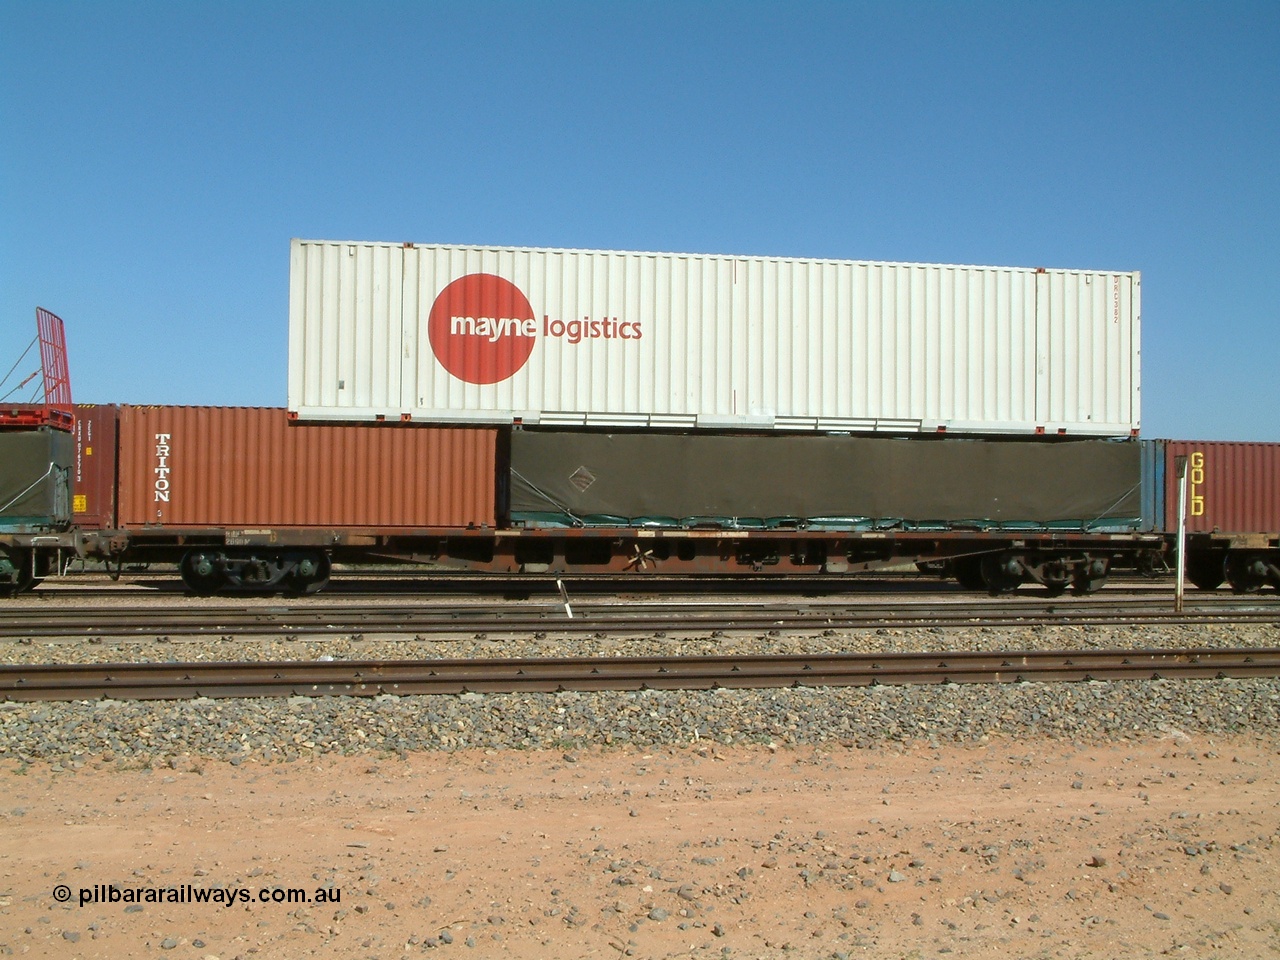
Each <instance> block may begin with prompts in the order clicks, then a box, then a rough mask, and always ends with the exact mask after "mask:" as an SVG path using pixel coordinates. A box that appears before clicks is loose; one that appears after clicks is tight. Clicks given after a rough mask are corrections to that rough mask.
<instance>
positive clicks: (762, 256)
mask: <svg viewBox="0 0 1280 960" xmlns="http://www.w3.org/2000/svg"><path fill="white" fill-rule="evenodd" d="M292 242H293V243H303V244H317V245H322V244H323V245H332V246H335V247H385V248H394V249H435V250H458V251H462V250H473V251H475V252H477V253H481V252H484V253H555V254H566V253H567V254H592V255H595V256H610V257H655V258H673V259H677V260H738V261H757V262H760V263H813V264H847V265H851V266H859V267H929V268H932V269H940V270H993V271H1001V272H1006V271H1007V272H1010V273H1074V274H1081V275H1084V274H1089V275H1091V276H1100V275H1101V276H1117V275H1123V276H1130V277H1133V278H1134V280H1135V281H1140V279H1141V277H1142V271H1140V270H1102V269H1094V268H1092V267H1044V266H1037V267H1026V266H1021V267H1018V266H1010V265H1007V264H1006V265H1001V264H984V263H935V262H932V261H924V260H849V259H844V258H841V257H799V256H791V255H789V254H770V253H743V254H737V253H689V252H679V251H671V250H666V251H663V250H613V249H610V250H597V249H594V248H591V247H525V246H504V245H502V244H494V243H435V242H430V241H428V242H419V241H415V240H404V241H400V240H321V239H313V238H305V237H294V238H293V240H292Z"/></svg>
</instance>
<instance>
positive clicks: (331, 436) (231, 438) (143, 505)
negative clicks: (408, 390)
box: [118, 406, 497, 529]
mask: <svg viewBox="0 0 1280 960" xmlns="http://www.w3.org/2000/svg"><path fill="white" fill-rule="evenodd" d="M119 449H120V454H119V458H120V483H119V489H118V495H119V518H120V526H121V527H122V528H126V529H127V528H135V527H141V526H156V525H163V526H181V527H233V528H239V527H248V528H258V527H325V528H372V527H381V528H387V527H395V528H415V529H418V528H424V527H477V526H489V527H492V526H494V525H495V499H496V498H495V489H496V487H495V481H496V450H497V430H495V429H493V428H491V427H482V428H475V427H434V426H425V425H424V426H410V425H402V424H383V425H373V424H368V425H365V424H361V425H350V426H345V425H344V426H332V425H313V424H297V423H290V422H289V420H288V418H287V415H286V412H285V411H284V410H283V409H278V408H272V407H137V406H122V407H121V408H120V447H119Z"/></svg>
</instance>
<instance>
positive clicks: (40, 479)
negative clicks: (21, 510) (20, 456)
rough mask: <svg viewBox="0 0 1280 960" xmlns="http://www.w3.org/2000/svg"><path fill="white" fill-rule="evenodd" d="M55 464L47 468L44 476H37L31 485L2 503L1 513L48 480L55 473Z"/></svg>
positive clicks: (0, 505) (0, 506)
mask: <svg viewBox="0 0 1280 960" xmlns="http://www.w3.org/2000/svg"><path fill="white" fill-rule="evenodd" d="M54 466H55V465H54V464H52V463H51V464H49V466H48V467H47V468H46V469H45V471H44V475H43V476H41V477H37V478H36V480H35V481H34V482H33V483H32V484H31V485H30V486H29V487H27V488H26V489H25V490H23V491H22V492H21V493H19V494H17V495H16V496H15V497H13V498H12V499H11V500H9V501H7V502H5V503H0V513H3V512H4V511H5V510H8V509H9V508H10V507H12V506H13V505H14V504H15V503H17V502H18V501H19V500H21V499H22V498H23V497H25V496H26V495H27V494H28V493H30V492H31V491H32V490H34V489H35V488H36V487H38V486H40V484H42V483H43V482H44V481H45V480H47V479H48V478H49V477H50V476H51V475H52V474H53V470H54Z"/></svg>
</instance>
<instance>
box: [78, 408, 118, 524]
mask: <svg viewBox="0 0 1280 960" xmlns="http://www.w3.org/2000/svg"><path fill="white" fill-rule="evenodd" d="M75 416H76V420H75V426H74V427H73V428H72V431H71V432H72V436H74V437H75V441H76V460H75V469H74V471H73V475H72V498H71V499H72V503H73V505H74V510H75V524H76V526H78V527H82V528H83V529H86V530H105V529H110V528H112V527H114V526H115V522H116V423H117V420H118V419H119V410H118V408H117V407H116V406H115V405H114V404H90V403H81V404H77V405H76V408H75Z"/></svg>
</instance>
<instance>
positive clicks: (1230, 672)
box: [0, 647, 1280, 701]
mask: <svg viewBox="0 0 1280 960" xmlns="http://www.w3.org/2000/svg"><path fill="white" fill-rule="evenodd" d="M1277 676H1280V648H1273V647H1271V648H1253V649H1247V648H1241V649H1183V650H1112V651H1098V650H1056V651H1018V652H1007V653H989V652H972V651H948V652H943V653H907V654H883V653H873V654H787V655H774V656H741V657H739V656H705V657H581V658H556V659H527V658H526V659H467V660H350V661H311V660H309V661H285V662H224V663H215V662H194V663H108V664H73V665H61V664H20V665H5V666H0V699H4V700H10V701H37V700H89V699H100V698H109V699H117V700H157V699H165V700H168V699H183V698H193V697H270V696H277V697H278V696H311V697H315V696H381V695H392V696H408V695H421V694H460V693H511V692H522V691H562V690H676V689H692V690H708V689H716V688H767V687H822V686H868V685H875V684H947V683H1018V682H1036V683H1043V682H1062V681H1087V680H1135V679H1147V680H1150V679H1162V678H1164V679H1169V678H1214V679H1223V678H1232V679H1247V678H1257V677H1277Z"/></svg>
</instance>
